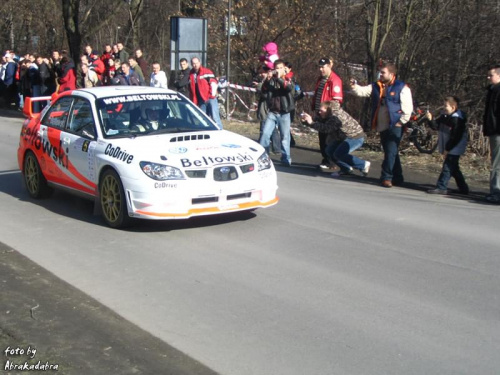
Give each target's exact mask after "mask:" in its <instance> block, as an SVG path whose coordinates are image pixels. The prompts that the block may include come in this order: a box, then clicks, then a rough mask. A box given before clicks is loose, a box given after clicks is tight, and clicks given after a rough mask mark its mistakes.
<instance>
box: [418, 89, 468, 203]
mask: <svg viewBox="0 0 500 375" xmlns="http://www.w3.org/2000/svg"><path fill="white" fill-rule="evenodd" d="M459 102H460V101H459V99H458V98H457V97H455V96H448V97H447V98H446V99H445V100H444V106H443V108H444V110H443V114H442V115H441V116H439V117H438V118H437V119H436V120H432V114H430V113H428V114H427V118H428V119H429V120H431V127H432V128H433V129H438V128H439V138H438V146H439V152H440V153H441V154H443V156H444V162H443V169H442V170H441V174H440V175H439V178H438V181H437V184H436V188H435V189H431V190H428V191H427V193H429V194H444V195H446V194H448V182H449V181H450V179H451V177H454V178H455V181H456V183H457V186H458V190H459V191H460V193H461V194H464V195H467V194H469V186H467V183H466V182H465V178H464V176H463V174H462V172H461V171H460V166H459V164H458V163H459V160H460V155H463V154H464V153H465V149H466V148H467V126H466V124H467V118H466V115H465V113H464V112H463V111H461V110H460V109H458V106H459Z"/></svg>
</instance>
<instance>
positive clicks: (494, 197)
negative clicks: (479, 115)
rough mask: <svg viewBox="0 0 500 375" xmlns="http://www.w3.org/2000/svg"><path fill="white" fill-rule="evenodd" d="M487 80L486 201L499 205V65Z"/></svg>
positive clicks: (485, 124) (490, 69) (485, 123)
mask: <svg viewBox="0 0 500 375" xmlns="http://www.w3.org/2000/svg"><path fill="white" fill-rule="evenodd" d="M488 80H489V81H490V83H491V85H490V86H489V87H488V93H487V95H486V107H485V109H484V121H483V123H484V124H483V132H484V135H485V136H487V137H488V138H489V140H490V149H491V172H490V194H489V195H488V196H487V197H486V200H487V201H488V202H491V203H497V204H500V64H499V65H494V66H491V67H490V68H489V70H488Z"/></svg>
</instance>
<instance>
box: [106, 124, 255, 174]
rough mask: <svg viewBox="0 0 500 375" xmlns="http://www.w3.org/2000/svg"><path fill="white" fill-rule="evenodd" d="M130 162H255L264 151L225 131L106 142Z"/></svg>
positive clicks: (183, 164)
mask: <svg viewBox="0 0 500 375" xmlns="http://www.w3.org/2000/svg"><path fill="white" fill-rule="evenodd" d="M110 144H111V146H109V145H108V146H107V148H114V149H116V147H120V148H121V149H122V150H121V151H123V152H126V153H127V154H130V155H133V159H134V161H137V162H140V161H149V162H156V163H167V164H175V165H178V166H180V167H184V168H197V167H198V168H199V167H210V166H212V165H218V164H245V163H247V164H248V163H251V162H255V161H256V160H257V159H258V158H259V157H260V156H261V155H262V154H263V153H264V148H263V147H262V146H261V145H259V144H258V143H257V142H255V141H253V140H251V139H249V138H246V137H243V136H241V135H239V134H235V133H232V132H229V131H226V130H220V131H209V132H191V133H174V134H161V135H152V136H142V137H141V136H139V137H135V138H129V139H120V140H119V142H117V141H113V142H110Z"/></svg>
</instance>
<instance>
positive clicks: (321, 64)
mask: <svg viewBox="0 0 500 375" xmlns="http://www.w3.org/2000/svg"><path fill="white" fill-rule="evenodd" d="M330 63H331V61H330V59H329V58H328V57H323V58H322V59H320V60H319V62H318V65H319V66H323V65H325V64H330Z"/></svg>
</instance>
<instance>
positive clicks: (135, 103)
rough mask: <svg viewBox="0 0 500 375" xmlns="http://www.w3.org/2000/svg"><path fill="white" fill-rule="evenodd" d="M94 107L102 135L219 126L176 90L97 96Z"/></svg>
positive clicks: (178, 131)
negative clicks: (105, 96)
mask: <svg viewBox="0 0 500 375" xmlns="http://www.w3.org/2000/svg"><path fill="white" fill-rule="evenodd" d="M97 109H98V112H99V117H100V123H101V128H102V133H103V135H104V137H105V138H122V137H130V136H140V135H150V134H162V133H182V132H193V131H206V130H218V128H217V126H216V125H215V124H214V123H213V122H212V121H211V120H210V119H208V118H207V116H206V115H205V114H204V113H203V112H202V111H201V110H200V109H199V108H198V107H197V106H195V105H194V104H193V103H191V102H189V101H188V100H186V99H184V98H182V97H181V96H180V95H177V94H176V93H172V94H137V95H122V96H114V97H109V98H103V99H98V100H97Z"/></svg>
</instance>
